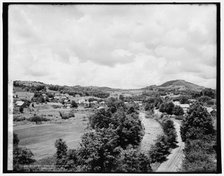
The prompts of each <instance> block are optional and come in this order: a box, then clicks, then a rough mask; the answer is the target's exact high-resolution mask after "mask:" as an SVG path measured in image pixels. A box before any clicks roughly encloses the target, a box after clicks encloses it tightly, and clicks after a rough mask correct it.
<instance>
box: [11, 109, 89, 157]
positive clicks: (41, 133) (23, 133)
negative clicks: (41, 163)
mask: <svg viewBox="0 0 224 176" xmlns="http://www.w3.org/2000/svg"><path fill="white" fill-rule="evenodd" d="M86 116H87V115H86V114H85V113H75V117H74V118H71V119H67V120H62V119H58V120H57V121H49V122H47V123H43V124H40V125H36V124H34V123H27V124H23V125H15V126H14V129H13V130H14V132H15V133H17V134H18V137H19V139H20V143H19V145H20V146H22V147H27V148H29V149H31V150H32V152H33V153H34V158H35V159H41V158H45V157H48V156H52V155H53V154H54V153H55V152H56V148H55V146H54V143H55V141H56V139H58V138H63V139H64V140H65V141H66V143H67V145H68V147H69V148H76V147H77V146H78V145H79V142H80V138H81V136H82V135H83V133H84V132H85V128H86V127H87V120H84V117H86Z"/></svg>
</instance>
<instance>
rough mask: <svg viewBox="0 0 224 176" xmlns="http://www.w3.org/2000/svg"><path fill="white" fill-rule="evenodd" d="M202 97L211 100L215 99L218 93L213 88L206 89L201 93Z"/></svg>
mask: <svg viewBox="0 0 224 176" xmlns="http://www.w3.org/2000/svg"><path fill="white" fill-rule="evenodd" d="M201 95H202V96H208V97H210V98H215V96H216V92H215V90H213V89H211V88H205V89H203V90H202V91H201Z"/></svg>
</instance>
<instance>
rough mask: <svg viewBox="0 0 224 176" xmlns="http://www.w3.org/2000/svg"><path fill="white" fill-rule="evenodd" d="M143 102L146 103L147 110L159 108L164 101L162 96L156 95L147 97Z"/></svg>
mask: <svg viewBox="0 0 224 176" xmlns="http://www.w3.org/2000/svg"><path fill="white" fill-rule="evenodd" d="M143 103H145V110H146V111H148V110H152V109H154V108H156V109H158V108H159V107H160V105H161V104H162V103H163V100H162V99H161V98H160V96H155V97H150V98H147V99H145V100H144V101H143Z"/></svg>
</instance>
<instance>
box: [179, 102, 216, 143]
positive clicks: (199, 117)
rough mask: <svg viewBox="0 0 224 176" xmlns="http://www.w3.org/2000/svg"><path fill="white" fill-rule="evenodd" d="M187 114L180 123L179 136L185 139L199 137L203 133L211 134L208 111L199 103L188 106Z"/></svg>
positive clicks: (210, 120)
mask: <svg viewBox="0 0 224 176" xmlns="http://www.w3.org/2000/svg"><path fill="white" fill-rule="evenodd" d="M187 113H188V114H187V116H186V117H184V119H183V121H182V125H181V137H182V140H183V141H186V140H187V139H199V138H201V137H203V135H207V134H213V133H214V128H213V121H212V117H211V115H210V114H209V113H208V111H207V110H206V109H205V108H204V107H203V106H202V105H200V104H199V103H194V104H193V105H191V106H190V108H189V111H188V112H187Z"/></svg>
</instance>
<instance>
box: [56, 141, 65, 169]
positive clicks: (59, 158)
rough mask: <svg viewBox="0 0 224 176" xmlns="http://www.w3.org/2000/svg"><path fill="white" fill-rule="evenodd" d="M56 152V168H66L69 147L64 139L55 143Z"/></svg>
mask: <svg viewBox="0 0 224 176" xmlns="http://www.w3.org/2000/svg"><path fill="white" fill-rule="evenodd" d="M55 147H56V149H57V152H56V167H59V168H60V167H64V166H65V165H66V162H67V161H66V157H67V148H68V147H67V145H66V143H65V141H63V140H62V139H57V140H56V142H55Z"/></svg>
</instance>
